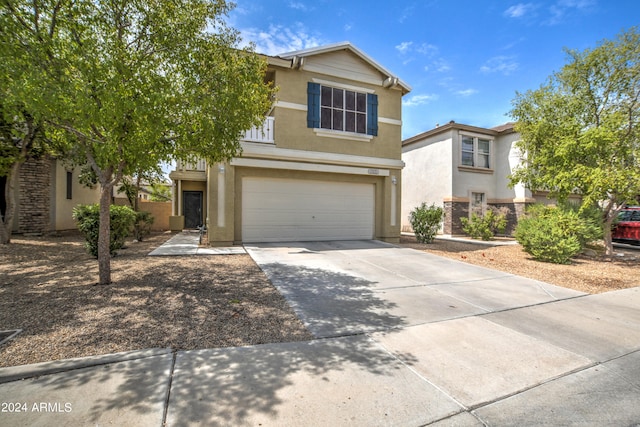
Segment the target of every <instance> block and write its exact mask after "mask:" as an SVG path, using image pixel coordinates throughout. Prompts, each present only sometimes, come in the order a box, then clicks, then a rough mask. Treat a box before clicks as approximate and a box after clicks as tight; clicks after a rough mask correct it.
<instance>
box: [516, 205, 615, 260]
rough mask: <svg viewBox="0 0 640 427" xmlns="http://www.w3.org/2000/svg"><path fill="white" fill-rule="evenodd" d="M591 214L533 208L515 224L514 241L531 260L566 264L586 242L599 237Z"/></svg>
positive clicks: (571, 209) (597, 225)
mask: <svg viewBox="0 0 640 427" xmlns="http://www.w3.org/2000/svg"><path fill="white" fill-rule="evenodd" d="M595 211H597V210H595ZM595 211H594V210H583V212H582V213H580V212H579V211H578V209H576V208H572V207H569V206H560V207H550V206H544V205H533V206H531V207H529V209H527V217H526V218H523V219H521V220H520V221H519V222H518V226H517V227H516V232H515V237H516V240H517V241H518V243H520V244H521V245H522V248H523V249H524V251H525V252H527V253H528V254H530V255H531V256H532V257H533V258H534V259H537V260H539V261H545V262H552V263H556V264H567V263H569V262H570V260H571V258H572V257H574V256H575V255H577V254H579V253H580V252H581V251H582V249H583V248H584V246H585V245H586V244H587V243H588V242H591V241H593V240H595V239H598V238H600V237H602V228H601V226H600V225H599V224H600V221H599V219H598V217H599V214H597V213H594V212H595Z"/></svg>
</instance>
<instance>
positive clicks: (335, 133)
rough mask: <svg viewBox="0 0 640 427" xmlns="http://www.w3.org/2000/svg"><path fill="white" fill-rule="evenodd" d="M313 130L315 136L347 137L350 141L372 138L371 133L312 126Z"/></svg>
mask: <svg viewBox="0 0 640 427" xmlns="http://www.w3.org/2000/svg"><path fill="white" fill-rule="evenodd" d="M313 131H314V132H315V133H316V135H317V136H322V137H325V138H336V139H349V140H351V141H361V142H369V141H371V140H372V139H373V136H372V135H367V134H364V133H355V132H345V131H341V130H332V129H321V128H314V129H313Z"/></svg>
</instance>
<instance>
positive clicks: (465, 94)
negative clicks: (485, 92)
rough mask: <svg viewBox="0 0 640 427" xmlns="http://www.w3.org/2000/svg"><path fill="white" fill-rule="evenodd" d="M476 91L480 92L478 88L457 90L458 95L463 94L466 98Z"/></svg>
mask: <svg viewBox="0 0 640 427" xmlns="http://www.w3.org/2000/svg"><path fill="white" fill-rule="evenodd" d="M476 93H478V91H477V90H476V89H464V90H458V91H456V92H455V94H456V95H458V96H462V97H463V98H466V97H468V96H471V95H475V94H476Z"/></svg>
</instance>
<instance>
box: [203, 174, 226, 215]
mask: <svg viewBox="0 0 640 427" xmlns="http://www.w3.org/2000/svg"><path fill="white" fill-rule="evenodd" d="M217 167H218V221H217V224H218V227H224V226H225V217H224V208H225V200H224V194H225V185H224V184H225V165H224V163H218V165H217ZM207 182H209V181H208V180H207Z"/></svg>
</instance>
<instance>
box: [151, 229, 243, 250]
mask: <svg viewBox="0 0 640 427" xmlns="http://www.w3.org/2000/svg"><path fill="white" fill-rule="evenodd" d="M199 240H200V233H199V232H198V231H182V232H180V233H178V234H176V235H175V236H173V237H171V238H170V239H169V240H167V241H166V242H165V243H163V244H162V245H160V246H159V247H157V248H156V249H154V250H153V251H151V252H150V253H149V256H189V255H234V254H245V253H247V252H246V251H245V250H244V248H243V247H242V246H229V247H220V248H217V247H211V246H200V245H199Z"/></svg>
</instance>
